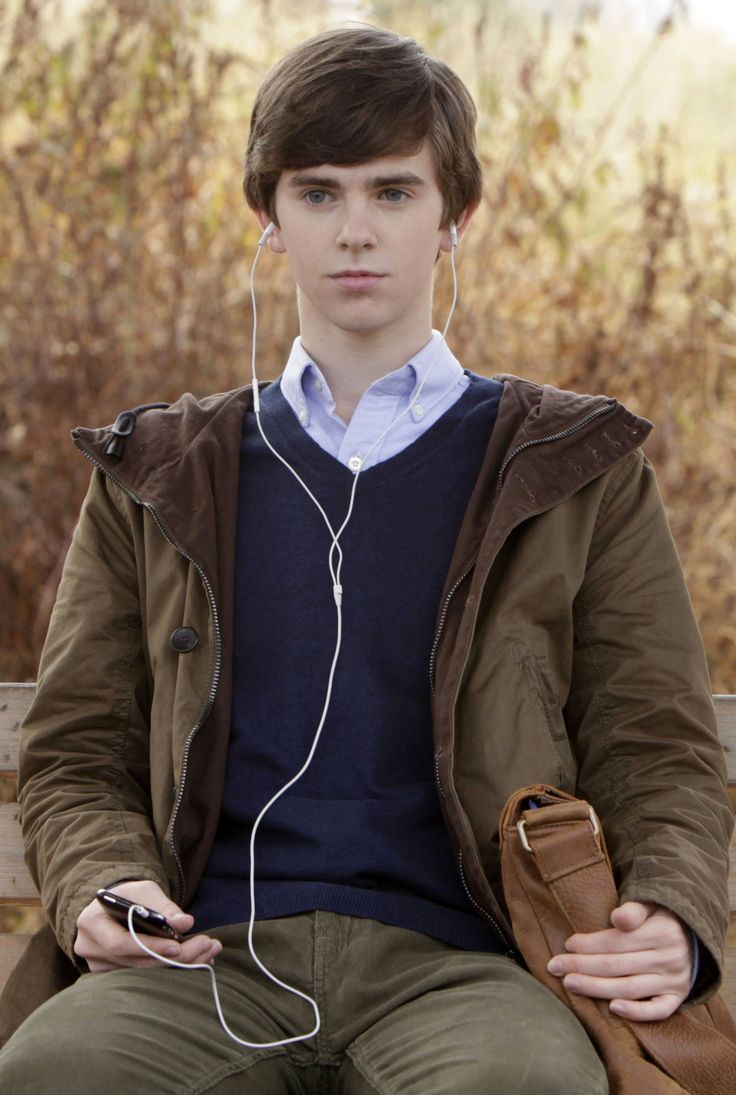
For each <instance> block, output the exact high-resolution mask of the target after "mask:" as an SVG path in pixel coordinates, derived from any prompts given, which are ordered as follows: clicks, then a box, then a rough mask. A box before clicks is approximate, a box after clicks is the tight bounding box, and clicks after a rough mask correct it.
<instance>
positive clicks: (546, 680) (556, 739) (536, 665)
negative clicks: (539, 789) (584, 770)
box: [512, 639, 577, 792]
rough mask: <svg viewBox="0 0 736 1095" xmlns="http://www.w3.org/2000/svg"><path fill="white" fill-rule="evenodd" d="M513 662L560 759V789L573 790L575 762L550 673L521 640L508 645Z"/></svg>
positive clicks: (575, 770) (539, 658) (575, 773)
mask: <svg viewBox="0 0 736 1095" xmlns="http://www.w3.org/2000/svg"><path fill="white" fill-rule="evenodd" d="M512 650H513V658H514V662H515V663H516V665H517V666H518V668H519V669H520V671H521V676H522V678H523V680H524V683H525V684H526V687H527V688H528V690H529V692H530V693H531V695H532V697H533V699H534V702H535V705H536V707H537V709H538V711H539V723H540V726H541V728H542V729H543V730H544V732H545V734H546V735H547V737H548V738H549V739H550V740H551V742H552V745H553V746H554V749H555V752H556V754H557V756H558V758H559V762H560V789H561V790H563V791H568V792H574V790H575V785H576V783H577V765H576V763H575V758H574V757H573V753H572V749H571V747H570V739H569V737H568V733H567V726H566V725H565V719H564V716H563V714H562V706H561V704H560V698H559V694H558V692H557V690H556V688H555V687H554V685H553V683H552V673H551V670H550V668H549V666H548V665H547V662H546V660H545V659H544V658H542V657H539V656H536V655H534V654H532V652H531V651H530V650H529V648H528V647H527V646H526V644H525V643H523V642H521V640H518V639H517V640H516V641H515V642H514V643H513V646H512Z"/></svg>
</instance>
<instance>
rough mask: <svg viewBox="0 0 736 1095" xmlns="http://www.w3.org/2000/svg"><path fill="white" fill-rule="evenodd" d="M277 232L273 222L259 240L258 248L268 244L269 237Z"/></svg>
mask: <svg viewBox="0 0 736 1095" xmlns="http://www.w3.org/2000/svg"><path fill="white" fill-rule="evenodd" d="M275 231H276V225H275V224H274V223H273V221H271V223H270V224H269V226H268V228H267V229H266V231H265V232H264V233H263V235H262V236H261V238H260V239H259V241H258V246H259V247H263V245H264V243H265V242H266V240H267V239H268V237H269V236H272V235H273V233H274V232H275Z"/></svg>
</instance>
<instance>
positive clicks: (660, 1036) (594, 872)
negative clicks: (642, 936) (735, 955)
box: [504, 788, 736, 1095]
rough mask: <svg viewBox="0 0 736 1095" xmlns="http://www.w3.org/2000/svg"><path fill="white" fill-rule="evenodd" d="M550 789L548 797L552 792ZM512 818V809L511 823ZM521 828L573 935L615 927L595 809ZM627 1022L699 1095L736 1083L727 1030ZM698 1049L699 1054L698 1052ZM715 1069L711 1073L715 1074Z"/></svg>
mask: <svg viewBox="0 0 736 1095" xmlns="http://www.w3.org/2000/svg"><path fill="white" fill-rule="evenodd" d="M526 790H527V791H528V792H533V791H535V790H538V789H537V788H528V789H526ZM544 790H545V792H547V793H548V794H549V792H550V791H552V790H553V789H551V788H545V789H544ZM558 794H559V793H558ZM526 797H529V796H528V794H527V796H526ZM513 798H514V802H515V806H516V810H517V811H519V812H521V811H520V807H521V802H522V801H523V799H524V795H523V794H520V795H515V796H513ZM509 805H511V803H509ZM507 815H508V806H507V810H506V811H504V819H505V818H506V817H507ZM517 816H518V815H517ZM509 820H510V818H509ZM516 826H517V831H518V833H519V837H520V839H521V844H522V846H523V847H524V849H525V850H526V852H527V854H529V855H532V856H533V857H534V863H535V865H536V867H537V869H538V871H539V873H540V875H541V877H542V879H543V880H544V882H545V883H546V885H547V888H548V890H549V891H550V892H551V893H552V895H553V896H554V898H555V901H556V902H557V904H558V906H559V908H560V910H561V911H562V913H563V914H564V916H565V918H566V919H567V920H568V921H569V923H570V925H571V927H572V928H573V931H575V932H578V931H580V932H590V931H599V930H601V929H602V928H606V927H610V922H609V921H608V920H607V919H606V917H607V916H608V915H609V914H610V910H612V909H613V908H614V907H615V906H616V905H617V904H618V894H617V891H616V886H615V883H614V880H613V874H612V871H611V865H610V860H609V857H608V852H607V851H606V847H605V842H604V839H603V833H602V831H601V828H600V824H599V822H598V819H597V817H596V815H595V812H594V811H593V809H592V807H590V805H589V804H588V803H587V802H583V801H582V800H580V799H572V800H571V799H569V798H568V796H564V800H562V801H559V800H558V801H555V802H554V804H550V805H548V806H542V807H541V808H538V809H529V810H525V811H523V814H522V816H521V817H519V818H518V820H517V822H516ZM591 914H593V915H592V916H591ZM596 920H597V921H598V922H599V923H600V921H601V920H603V921H604V922H603V923H600V926H597V925H596V923H595V922H592V921H596ZM619 1018H621V1019H623V1017H622V1016H619ZM623 1021H624V1022H625V1023H626V1025H627V1026H628V1028H629V1030H630V1031H631V1033H632V1034H633V1035H634V1037H635V1038H636V1039H637V1041H638V1042H639V1043H640V1045H641V1046H642V1047H643V1048H644V1049H645V1050H646V1052H647V1053H648V1054H649V1055H650V1056H651V1057H652V1058H653V1059H654V1060H655V1061H656V1062H657V1064H658V1065H659V1066H660V1067H661V1068H662V1069H663V1071H665V1072H666V1073H667V1074H668V1075H669V1076H671V1077H672V1079H674V1080H676V1081H677V1083H679V1084H680V1085H681V1086H682V1087H684V1088H685V1089H686V1090H687V1091H689V1092H692V1095H713V1092H715V1091H717V1090H721V1089H722V1084H723V1082H724V1080H725V1082H726V1083H727V1084H728V1083H729V1081H728V1079H727V1078H728V1077H729V1076H730V1077H732V1078H734V1077H736V1045H734V1043H733V1042H732V1041H731V1040H730V1039H729V1038H728V1037H726V1035H724V1034H722V1033H721V1032H720V1031H718V1030H716V1029H714V1028H713V1027H709V1026H705V1025H704V1024H703V1023H700V1022H698V1021H697V1020H695V1019H693V1018H691V1016H690V1015H688V1013H687V1011H678V1012H676V1013H675V1014H674V1015H672V1016H670V1018H669V1019H663V1020H661V1021H658V1022H648V1023H647V1022H645V1023H641V1022H630V1021H629V1020H625V1019H624V1020H623ZM694 1046H697V1052H696V1053H693V1052H692V1050H693V1047H694ZM711 1064H712V1069H713V1071H712V1072H711V1068H710V1067H708V1066H709V1065H711ZM731 1082H733V1080H732V1081H731ZM723 1090H724V1091H725V1090H731V1088H729V1087H726V1088H723Z"/></svg>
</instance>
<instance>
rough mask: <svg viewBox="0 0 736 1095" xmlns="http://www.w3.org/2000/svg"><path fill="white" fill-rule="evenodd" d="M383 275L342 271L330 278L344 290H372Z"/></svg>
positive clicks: (369, 272) (365, 271)
mask: <svg viewBox="0 0 736 1095" xmlns="http://www.w3.org/2000/svg"><path fill="white" fill-rule="evenodd" d="M385 276H386V275H385V274H376V273H375V272H374V271H373V270H342V271H341V272H340V273H339V274H331V275H330V277H331V278H332V280H333V281H336V282H337V283H338V284H339V285H342V286H343V288H345V289H354V290H357V289H372V288H373V287H374V286H375V285H378V283H379V281H381V279H382V278H384V277H385Z"/></svg>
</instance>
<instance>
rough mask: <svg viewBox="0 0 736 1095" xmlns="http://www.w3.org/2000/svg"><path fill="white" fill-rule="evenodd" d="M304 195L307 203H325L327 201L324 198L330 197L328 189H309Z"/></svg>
mask: <svg viewBox="0 0 736 1095" xmlns="http://www.w3.org/2000/svg"><path fill="white" fill-rule="evenodd" d="M302 197H304V198H305V199H306V202H307V205H324V204H325V201H323V200H322V199H325V200H326V199H327V198H329V194H328V193H327V191H326V190H307V191H306V192H305V193H304V194H303V195H302ZM315 199H316V200H315Z"/></svg>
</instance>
